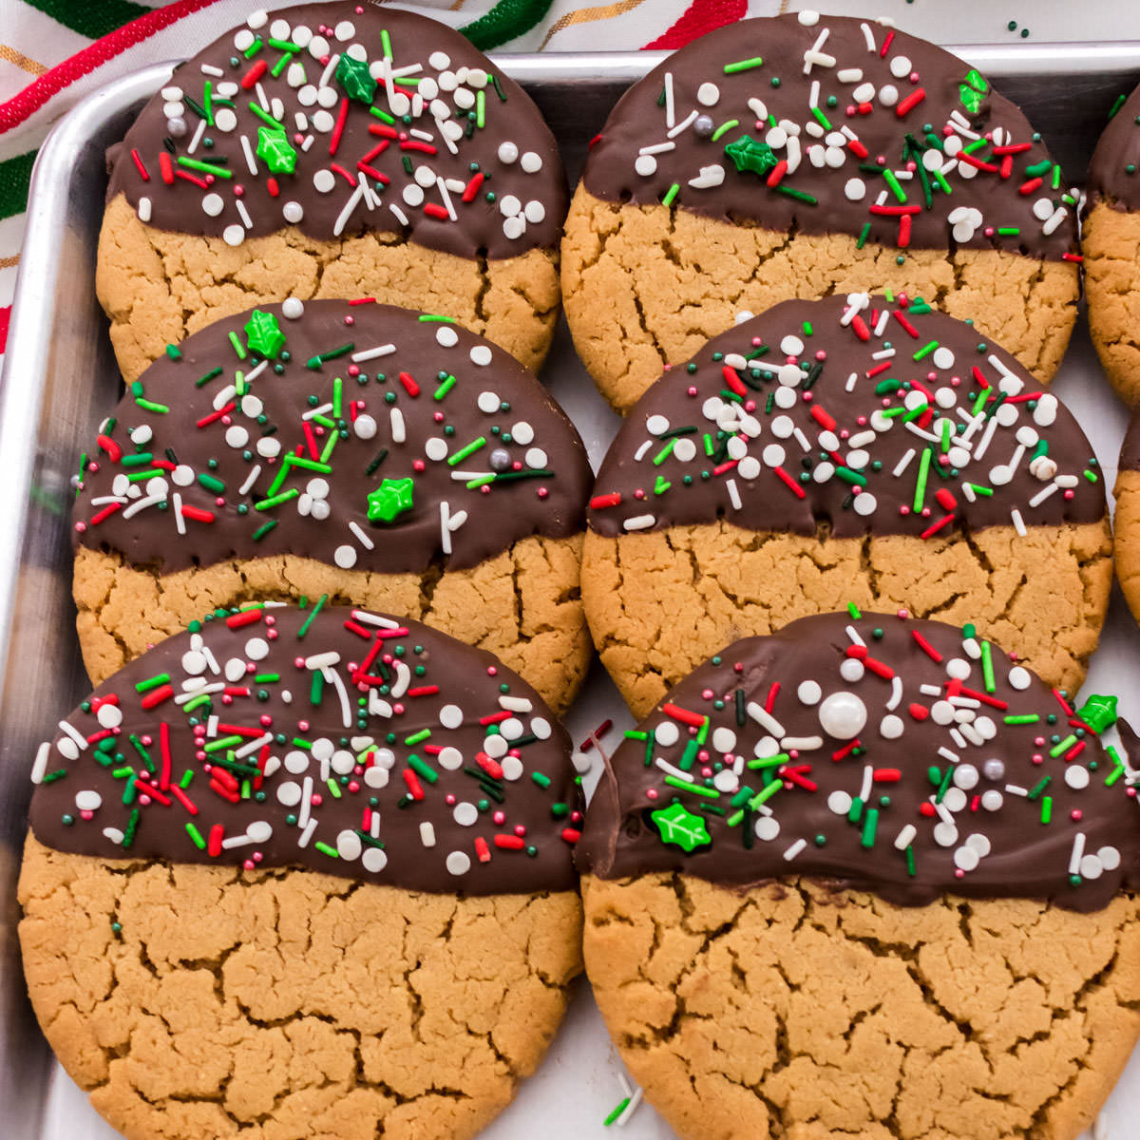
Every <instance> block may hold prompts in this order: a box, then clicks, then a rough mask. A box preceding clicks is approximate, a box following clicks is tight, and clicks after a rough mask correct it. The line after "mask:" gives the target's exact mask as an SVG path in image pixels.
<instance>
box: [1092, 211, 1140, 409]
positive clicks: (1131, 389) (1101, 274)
mask: <svg viewBox="0 0 1140 1140" xmlns="http://www.w3.org/2000/svg"><path fill="white" fill-rule="evenodd" d="M1081 244H1082V246H1083V249H1084V258H1085V260H1084V271H1085V294H1086V296H1087V298H1088V313H1089V330H1090V332H1091V334H1092V341H1093V344H1094V345H1095V346H1096V351H1097V355H1098V356H1099V357H1100V363H1101V366H1102V367H1103V368H1104V371H1105V373H1106V374H1107V376H1108V379H1109V381H1110V382H1111V383H1112V386H1113V388H1115V389H1116V392H1117V395H1119V396H1120V398H1121V399H1122V400H1124V401H1125V403H1127V404H1130V405H1136V404H1137V403H1140V334H1138V333H1137V331H1136V330H1137V329H1138V328H1140V281H1138V280H1137V265H1138V264H1140V213H1135V212H1132V211H1126V210H1119V209H1116V208H1115V207H1113V206H1111V205H1109V204H1108V203H1107V202H1105V201H1099V202H1097V203H1096V205H1094V206H1093V208H1092V209H1091V210H1090V211H1089V213H1088V216H1087V217H1086V218H1085V221H1084V225H1083V227H1082V230H1081Z"/></svg>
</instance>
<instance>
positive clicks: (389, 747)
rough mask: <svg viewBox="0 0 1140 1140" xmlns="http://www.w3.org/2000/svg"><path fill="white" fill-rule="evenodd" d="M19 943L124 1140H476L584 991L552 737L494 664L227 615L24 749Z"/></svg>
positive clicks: (154, 656)
mask: <svg viewBox="0 0 1140 1140" xmlns="http://www.w3.org/2000/svg"><path fill="white" fill-rule="evenodd" d="M32 779H33V781H34V783H35V785H36V786H35V790H34V794H33V797H32V804H31V814H30V823H31V832H30V834H29V837H28V841H27V846H26V850H25V854H24V865H23V871H22V875H21V881H20V901H21V904H22V906H23V919H22V921H21V923H20V926H19V935H20V944H21V948H22V951H23V960H24V970H25V974H26V978H27V983H28V992H29V994H30V996H31V999H32V1003H33V1005H34V1007H35V1010H36V1013H37V1016H38V1017H39V1020H40V1023H41V1025H42V1026H43V1029H44V1032H45V1034H46V1035H47V1037H48V1040H49V1041H50V1043H51V1045H52V1047H53V1048H54V1050H55V1052H56V1054H57V1055H58V1057H59V1059H60V1061H61V1062H62V1064H63V1065H64V1067H65V1068H66V1070H67V1071H68V1072H69V1073H70V1074H71V1076H72V1077H73V1078H74V1079H75V1080H76V1081H77V1082H78V1083H79V1085H80V1086H81V1087H82V1088H84V1089H85V1090H86V1091H87V1092H88V1093H89V1094H90V1097H91V1102H92V1104H93V1105H94V1107H95V1108H96V1109H97V1110H98V1111H99V1112H100V1113H101V1114H102V1115H103V1116H104V1117H105V1118H106V1119H107V1120H108V1121H109V1122H110V1123H111V1124H112V1125H113V1126H114V1127H115V1128H117V1129H119V1130H120V1131H121V1132H122V1133H124V1135H125V1136H126V1137H127V1138H128V1140H159V1138H163V1140H166V1138H169V1137H173V1136H178V1137H187V1138H189V1137H198V1136H202V1137H205V1136H209V1137H216V1138H218V1140H223V1138H225V1140H228V1138H237V1137H241V1138H242V1140H271V1138H278V1137H286V1136H288V1137H312V1138H315V1137H325V1136H336V1137H342V1138H344V1140H372V1138H373V1137H375V1136H377V1135H380V1134H382V1135H384V1136H385V1137H393V1138H397V1140H413V1138H414V1140H432V1138H439V1140H445V1138H446V1140H451V1138H454V1137H460V1138H466V1137H471V1136H473V1135H474V1134H475V1133H476V1132H478V1131H479V1129H480V1128H481V1127H482V1126H483V1125H485V1124H486V1123H487V1122H488V1121H489V1120H490V1119H492V1118H493V1117H494V1116H495V1115H496V1114H497V1113H498V1112H499V1111H500V1110H501V1109H502V1108H504V1107H505V1106H506V1104H507V1103H508V1102H509V1101H510V1100H511V1099H512V1096H513V1095H514V1092H515V1089H516V1088H517V1085H518V1083H519V1081H520V1080H522V1079H523V1078H525V1077H526V1076H528V1075H529V1074H530V1073H531V1072H533V1070H534V1069H535V1067H536V1066H537V1064H538V1062H539V1060H540V1059H541V1058H542V1056H543V1054H544V1052H545V1050H546V1047H547V1045H548V1044H549V1042H550V1040H551V1038H552V1037H553V1035H554V1032H555V1030H556V1028H557V1026H558V1024H559V1022H560V1020H561V1018H562V1014H563V1011H564V1009H565V1006H566V1000H567V987H568V985H569V983H570V981H571V980H572V978H573V977H574V976H575V975H576V974H577V973H578V972H579V970H580V968H581V962H580V936H581V904H580V901H579V897H578V892H577V876H576V874H575V871H574V867H573V864H572V844H573V842H574V841H575V840H576V839H577V837H578V828H579V826H580V814H579V801H578V786H577V783H576V779H575V775H574V771H573V768H572V766H571V763H570V744H569V740H568V738H567V736H566V733H565V731H564V730H563V729H562V728H561V726H560V725H558V723H557V722H556V721H554V720H553V718H552V716H551V714H550V712H549V710H548V709H547V708H546V706H545V705H544V704H543V702H542V699H541V698H540V697H539V696H538V694H537V693H536V692H535V690H534V689H532V688H531V687H530V686H529V685H527V684H526V683H525V682H524V681H522V680H521V679H520V678H519V677H518V676H516V675H515V674H514V673H512V672H511V671H510V670H509V669H506V668H504V667H503V666H502V665H501V664H500V663H499V662H498V661H497V659H496V658H494V657H492V656H491V655H490V654H487V653H484V652H481V651H479V650H475V649H471V648H469V647H468V646H465V645H463V644H461V643H459V642H457V641H454V640H452V639H451V638H449V637H446V636H445V635H443V634H441V633H438V632H436V631H435V630H431V629H428V628H427V627H425V626H422V625H420V624H418V623H417V622H413V621H407V620H405V619H403V618H392V617H389V616H387V615H384V614H377V613H371V612H367V611H362V610H358V609H351V608H348V607H336V606H324V607H317V606H313V607H310V608H309V609H308V610H304V609H298V608H295V607H284V606H282V607H274V606H273V605H272V604H269V605H262V604H253V605H251V606H248V607H246V608H243V609H240V610H219V611H217V612H214V613H211V614H210V615H208V618H207V619H206V620H204V621H202V622H196V623H194V625H192V626H191V629H190V630H189V631H187V632H183V633H181V634H179V635H178V636H176V637H172V638H170V639H168V640H167V641H165V642H164V643H163V644H162V645H161V646H159V647H158V648H156V649H155V650H153V651H151V652H150V653H148V654H147V655H146V656H145V657H142V658H140V659H138V660H137V661H134V662H132V663H131V664H130V665H128V666H127V667H126V668H125V669H123V670H122V671H121V672H119V673H117V674H116V675H115V676H114V677H112V678H110V679H109V680H107V681H106V682H104V683H103V684H102V685H100V686H99V687H98V688H97V689H96V690H95V692H94V693H92V694H91V696H90V697H89V698H88V699H87V700H85V701H84V702H83V703H82V704H81V705H80V706H79V707H78V708H77V709H75V710H74V712H73V713H71V714H70V715H69V716H68V717H67V718H65V719H64V720H63V721H62V722H61V723H60V727H59V732H58V733H57V735H56V736H55V738H54V739H53V740H51V741H48V742H46V743H45V744H43V745H42V746H41V748H40V749H39V752H38V753H37V756H36V758H35V763H34V766H33V770H32Z"/></svg>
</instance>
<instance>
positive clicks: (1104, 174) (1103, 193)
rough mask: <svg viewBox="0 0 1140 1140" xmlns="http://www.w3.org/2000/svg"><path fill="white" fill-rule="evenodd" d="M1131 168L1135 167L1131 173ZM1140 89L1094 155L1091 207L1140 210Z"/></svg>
mask: <svg viewBox="0 0 1140 1140" xmlns="http://www.w3.org/2000/svg"><path fill="white" fill-rule="evenodd" d="M1129 166H1131V167H1132V169H1131V170H1129V169H1128V168H1129ZM1138 167H1140V87H1137V88H1136V90H1135V91H1133V92H1132V94H1131V95H1129V96H1128V98H1127V99H1126V100H1125V101H1124V103H1123V104H1121V106H1120V107H1119V109H1118V110H1117V112H1116V114H1115V115H1113V116H1112V118H1111V119H1109V121H1108V125H1107V126H1106V127H1105V128H1104V132H1103V133H1102V134H1101V136H1100V141H1099V142H1097V144H1096V150H1094V151H1093V156H1092V160H1091V162H1090V163H1089V173H1088V184H1087V190H1088V204H1089V205H1094V204H1095V203H1097V202H1107V203H1108V204H1109V205H1110V206H1112V207H1113V208H1114V209H1117V210H1140V173H1137V168H1138Z"/></svg>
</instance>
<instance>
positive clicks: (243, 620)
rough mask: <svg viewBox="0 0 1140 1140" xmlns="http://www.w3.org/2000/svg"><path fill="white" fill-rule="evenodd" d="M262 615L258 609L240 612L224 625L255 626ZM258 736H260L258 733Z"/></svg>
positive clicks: (230, 617)
mask: <svg viewBox="0 0 1140 1140" xmlns="http://www.w3.org/2000/svg"><path fill="white" fill-rule="evenodd" d="M261 617H262V613H261V610H260V609H252V610H242V611H241V613H237V614H230V616H229V617H228V618H226V625H228V626H229V627H230V629H241V627H242V626H243V625H256V624H257V623H258V622H259V621H261ZM258 735H261V734H260V733H259V734H258Z"/></svg>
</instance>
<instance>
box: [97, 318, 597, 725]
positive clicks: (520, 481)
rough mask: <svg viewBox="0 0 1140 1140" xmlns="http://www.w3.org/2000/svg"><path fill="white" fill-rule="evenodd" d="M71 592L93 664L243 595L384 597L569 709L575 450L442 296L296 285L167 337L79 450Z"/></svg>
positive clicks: (100, 676) (100, 675) (584, 481)
mask: <svg viewBox="0 0 1140 1140" xmlns="http://www.w3.org/2000/svg"><path fill="white" fill-rule="evenodd" d="M80 472H81V476H80V484H79V492H78V496H77V499H76V502H75V508H74V513H75V523H74V540H75V553H76V560H75V578H74V595H75V601H76V604H77V606H78V608H79V616H78V629H79V640H80V645H81V647H82V650H83V657H84V661H85V662H86V665H87V670H88V673H89V674H90V675H91V678H92V680H93V681H94V682H95V683H97V684H98V683H100V682H102V681H103V680H104V679H105V678H106V677H108V676H110V674H111V673H113V672H114V671H115V670H116V669H119V668H120V667H121V666H122V665H123V664H125V663H126V662H127V661H129V660H130V659H131V658H133V657H135V656H137V655H138V654H140V653H142V652H143V650H144V649H146V648H147V647H148V646H149V645H151V644H152V643H154V642H156V641H159V640H161V639H162V638H163V637H168V636H170V635H171V634H172V633H175V632H177V631H178V630H180V629H182V628H184V627H185V626H186V624H187V623H188V622H189V621H191V620H192V619H193V618H195V617H196V616H198V615H199V614H200V613H201V612H202V611H203V610H205V609H213V608H216V607H218V606H228V605H234V604H237V603H239V602H242V601H245V600H247V599H249V598H250V597H275V598H281V599H287V600H288V599H291V600H296V599H298V598H301V597H305V596H308V597H312V598H316V597H326V596H327V597H328V598H330V599H331V600H333V601H345V602H353V603H356V604H358V605H364V606H370V607H379V608H381V609H385V608H386V609H390V610H393V611H395V612H397V613H404V614H408V615H411V616H414V617H416V618H418V619H421V620H424V621H426V622H427V623H428V624H429V625H433V626H435V627H436V628H438V629H442V630H443V631H444V632H446V633H449V634H451V635H452V636H453V637H458V638H459V639H460V640H462V641H467V642H469V643H471V644H473V645H478V646H479V647H480V648H483V649H487V650H490V651H491V652H494V653H496V654H497V655H498V656H500V657H501V658H502V659H503V661H504V662H505V663H506V664H507V665H508V666H510V667H511V668H513V669H517V670H518V671H519V672H521V673H522V674H523V676H525V677H526V678H527V679H528V680H530V681H531V682H532V683H533V684H534V685H535V686H536V687H537V688H538V690H539V691H540V692H541V693H542V695H543V698H544V699H545V700H548V701H549V702H550V703H551V705H552V706H554V707H555V708H556V709H559V710H561V709H564V708H565V707H566V706H567V705H568V704H569V702H570V700H571V699H572V697H573V695H574V693H575V691H576V690H577V688H578V686H579V684H580V683H581V681H582V679H583V677H584V676H585V672H586V668H587V665H588V661H589V654H590V646H589V635H588V633H587V631H586V626H585V619H584V617H583V614H582V605H581V600H580V597H579V558H580V552H581V543H582V530H583V528H584V517H583V515H584V506H585V502H586V497H587V495H588V493H589V485H590V484H589V481H590V479H591V477H592V476H591V473H590V467H589V462H588V459H587V457H586V450H585V447H584V446H583V444H582V441H581V440H580V439H579V437H578V433H577V432H576V431H575V430H574V426H573V425H572V424H571V422H570V421H569V419H567V417H566V415H565V414H564V413H563V412H562V410H561V409H560V408H559V407H558V405H557V404H556V403H555V402H554V401H553V400H552V399H551V398H550V397H549V396H548V395H547V394H546V392H545V391H544V390H543V388H542V387H541V386H540V385H539V384H538V382H537V381H536V380H535V379H534V377H533V376H532V375H530V373H528V372H527V371H526V369H524V368H523V367H522V366H521V365H520V364H519V363H518V362H517V361H516V360H514V359H513V358H512V357H511V356H510V355H509V354H508V353H507V352H505V351H504V350H502V349H500V348H496V347H495V346H493V345H491V344H489V343H488V342H486V341H485V340H483V339H482V338H480V337H477V336H475V335H474V334H473V333H469V332H467V331H466V330H465V329H463V328H461V327H459V326H457V325H455V324H453V323H451V322H450V321H449V320H447V319H445V318H439V317H434V316H431V315H429V314H422V313H421V314H417V313H413V312H410V311H408V310H405V309H397V308H393V307H391V306H389V305H375V304H370V303H369V304H356V303H352V302H345V301H310V302H308V304H307V305H306V304H303V303H302V302H300V301H298V300H296V299H295V298H294V299H291V300H289V301H287V302H285V303H284V304H282V305H266V306H264V307H263V308H260V309H254V310H253V311H251V312H246V313H242V314H240V315H238V316H236V317H229V318H226V319H223V320H220V321H217V322H215V323H214V324H212V325H209V326H207V327H206V328H205V329H203V330H202V331H201V332H198V333H194V334H193V335H191V336H190V337H188V338H187V339H186V340H185V341H183V342H182V343H181V344H179V345H171V346H169V348H168V350H167V352H166V354H164V356H163V357H162V358H161V359H160V360H158V361H156V362H155V363H154V364H153V365H151V367H150V368H149V369H148V370H147V371H146V372H145V373H143V375H142V376H141V377H140V378H139V379H138V380H136V381H135V382H134V383H133V384H132V385H131V386H130V388H129V389H128V392H127V394H126V395H125V396H124V398H123V400H122V401H121V402H120V404H119V406H118V407H117V408H115V410H114V412H113V413H112V416H111V417H110V419H109V420H107V421H105V423H104V424H103V425H102V428H101V430H100V433H99V435H98V437H97V439H96V440H94V441H93V443H92V446H91V448H90V450H89V451H87V452H86V453H85V455H84V457H83V458H82V459H81V462H80Z"/></svg>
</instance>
